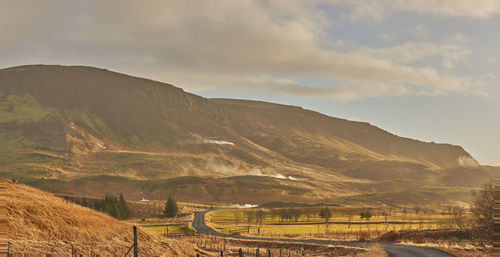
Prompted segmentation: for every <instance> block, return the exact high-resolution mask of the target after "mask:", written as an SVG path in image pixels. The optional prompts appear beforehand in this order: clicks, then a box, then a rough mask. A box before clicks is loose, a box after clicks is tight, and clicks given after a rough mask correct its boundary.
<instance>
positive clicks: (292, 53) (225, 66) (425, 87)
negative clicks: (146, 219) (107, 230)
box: [0, 0, 484, 101]
mask: <svg viewBox="0 0 500 257" xmlns="http://www.w3.org/2000/svg"><path fill="white" fill-rule="evenodd" d="M339 3H342V2H339ZM383 3H385V5H388V2H383V1H381V2H380V3H379V2H376V1H369V2H367V4H366V5H365V7H361V5H360V4H359V5H358V4H357V5H354V7H353V8H354V9H355V11H354V13H356V12H360V11H363V10H364V9H363V10H357V9H356V8H366V10H370V9H373V8H375V9H377V8H378V9H380V8H381V9H384V8H383V6H380V5H381V4H383ZM2 4H3V5H5V6H0V7H1V8H0V10H2V11H0V12H1V13H0V33H2V35H3V38H2V39H3V40H2V41H1V42H0V54H1V56H2V60H0V64H2V65H4V66H13V65H16V64H27V63H61V64H85V65H95V66H100V67H104V68H109V69H115V70H118V71H121V72H126V73H132V74H140V75H141V76H146V77H150V78H154V79H157V80H161V81H165V82H169V83H173V84H175V85H177V86H180V87H183V88H186V89H187V90H190V91H203V90H210V89H231V90H238V91H240V90H247V91H258V92H275V93H284V94H296V95H304V96H313V97H327V98H332V99H340V100H343V101H348V100H354V99H360V98H366V97H379V96H399V95H437V94H452V93H458V94H478V93H480V94H484V90H483V89H482V84H481V81H480V80H478V79H475V78H470V77H464V76H459V75H453V74H450V73H448V72H443V71H441V68H443V67H444V69H448V70H449V69H452V68H453V67H454V65H455V64H456V63H457V62H459V61H461V60H462V59H463V58H464V57H465V56H466V55H467V54H468V52H467V50H465V49H462V48H459V47H456V46H453V45H451V44H450V45H432V44H413V43H408V44H402V45H399V46H393V47H391V48H385V49H380V48H379V49H373V48H370V47H360V48H355V49H350V50H348V51H343V50H340V49H338V46H336V45H335V44H332V43H331V40H330V39H328V35H327V31H328V30H329V29H331V28H332V27H331V26H332V23H334V21H332V20H331V18H330V17H329V16H328V15H327V14H326V13H325V12H324V11H323V9H322V8H318V6H319V5H320V4H324V3H323V2H322V1H250V0H240V1H224V0H222V1H216V2H214V1H164V2H156V1H145V2H141V3H137V2H136V1H105V2H103V1H84V2H66V1H55V0H53V1H44V2H43V3H42V2H39V1H32V2H29V1H22V2H21V1H4V2H2ZM7 6H8V7H9V8H8V9H7ZM403 6H405V5H403V4H401V3H400V2H397V3H396V4H395V6H394V7H390V8H389V9H393V11H396V10H399V9H401V10H403V9H402V8H403ZM409 6H414V10H416V11H419V12H421V11H422V12H423V11H425V10H432V9H433V8H434V9H436V10H438V9H439V8H440V7H439V8H438V7H433V8H430V7H429V6H427V7H426V6H424V5H420V4H418V3H417V2H416V1H415V2H412V3H410V4H409ZM3 7H5V8H3ZM463 8H465V7H463ZM459 9H460V8H459ZM439 10H440V9H439ZM387 11H391V10H387ZM434 12H437V11H434ZM441 12H444V11H441ZM450 12H451V13H453V11H451V10H448V12H447V13H450ZM476 12H479V11H476ZM339 40H341V39H339ZM436 55H437V56H440V58H441V59H442V62H441V66H442V67H433V66H428V65H421V66H417V65H415V64H414V63H415V61H418V60H423V59H425V58H428V57H432V56H436ZM295 76H303V77H310V78H320V79H322V80H324V81H331V83H327V84H324V85H321V86H318V85H309V84H307V83H299V82H297V81H294V80H293V79H290V77H295Z"/></svg>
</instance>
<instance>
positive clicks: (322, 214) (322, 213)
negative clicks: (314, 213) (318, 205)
mask: <svg viewBox="0 0 500 257" xmlns="http://www.w3.org/2000/svg"><path fill="white" fill-rule="evenodd" d="M319 216H320V217H321V218H322V219H324V220H325V222H326V230H328V223H329V222H330V218H331V217H332V211H330V209H328V207H325V208H324V209H322V210H321V211H320V212H319Z"/></svg>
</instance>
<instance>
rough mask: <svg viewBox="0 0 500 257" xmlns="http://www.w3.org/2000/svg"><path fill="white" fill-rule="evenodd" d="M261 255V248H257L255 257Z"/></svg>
mask: <svg viewBox="0 0 500 257" xmlns="http://www.w3.org/2000/svg"><path fill="white" fill-rule="evenodd" d="M259 256H260V254H259V248H257V250H255V257H259Z"/></svg>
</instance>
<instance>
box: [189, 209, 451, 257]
mask: <svg viewBox="0 0 500 257" xmlns="http://www.w3.org/2000/svg"><path fill="white" fill-rule="evenodd" d="M209 211H210V210H207V211H202V212H197V213H195V216H194V221H193V227H194V228H195V229H196V230H197V231H198V233H201V234H207V235H213V236H220V237H226V238H234V239H251V240H265V241H280V242H292V243H304V244H322V245H344V246H356V247H363V248H365V247H367V246H368V245H369V244H370V243H369V242H356V241H329V240H312V239H311V240H302V239H288V238H264V237H245V236H233V235H228V234H223V233H219V232H217V231H215V230H213V229H212V228H210V227H208V226H207V225H206V224H205V214H206V213H207V212H209ZM381 245H382V248H383V249H384V250H385V251H386V252H387V253H388V254H389V256H390V257H452V256H453V255H450V254H448V253H446V252H443V251H441V250H438V249H434V248H426V247H418V246H407V245H397V244H390V243H381Z"/></svg>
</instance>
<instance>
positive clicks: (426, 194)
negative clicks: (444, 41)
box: [0, 65, 499, 204]
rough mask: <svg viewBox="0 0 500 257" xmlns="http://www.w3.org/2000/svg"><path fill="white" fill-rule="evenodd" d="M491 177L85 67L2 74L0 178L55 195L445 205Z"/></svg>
mask: <svg viewBox="0 0 500 257" xmlns="http://www.w3.org/2000/svg"><path fill="white" fill-rule="evenodd" d="M496 173H499V169H498V168H496V167H485V166H480V165H479V164H478V163H477V161H476V160H475V159H474V158H473V157H472V156H471V155H470V154H469V153H467V152H466V151H465V150H464V149H463V148H461V147H460V146H455V145H450V144H437V143H427V142H421V141H418V140H414V139H408V138H403V137H399V136H397V135H395V134H393V133H389V132H387V131H384V130H382V129H380V128H377V127H375V126H372V125H370V124H369V123H366V122H357V121H349V120H345V119H338V118H334V117H329V116H326V115H323V114H320V113H317V112H313V111H309V110H305V109H302V108H300V107H296V106H287V105H279V104H273V103H266V102H258V101H247V100H235V99H207V98H203V97H200V96H197V95H194V94H190V93H187V92H184V91H183V90H182V89H180V88H177V87H174V86H172V85H169V84H165V83H161V82H157V81H152V80H148V79H142V78H137V77H132V76H128V75H124V74H120V73H116V72H111V71H108V70H105V69H98V68H93V67H84V66H57V65H29V66H19V67H13V68H7V69H2V70H0V176H2V177H8V178H16V179H18V180H19V181H21V182H23V183H26V184H29V185H33V186H36V187H38V188H41V189H44V190H47V191H50V192H54V193H63V194H74V195H88V196H101V195H103V194H104V193H106V192H109V193H115V194H116V193H119V192H123V193H124V194H125V196H126V197H127V198H129V199H140V198H142V197H146V198H151V199H165V198H166V197H167V196H168V195H170V194H173V195H174V196H175V197H176V198H177V199H179V200H181V201H190V202H203V203H221V202H222V203H264V202H271V201H288V202H292V201H295V202H304V201H313V202H337V203H343V204H352V203H359V202H363V203H367V204H377V202H378V201H384V202H387V203H391V204H407V203H443V202H449V201H468V198H469V191H470V190H471V189H472V188H476V187H477V186H479V185H481V184H482V183H484V182H486V181H487V180H489V179H490V178H491V176H492V175H493V174H496ZM478 174H479V175H478Z"/></svg>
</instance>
